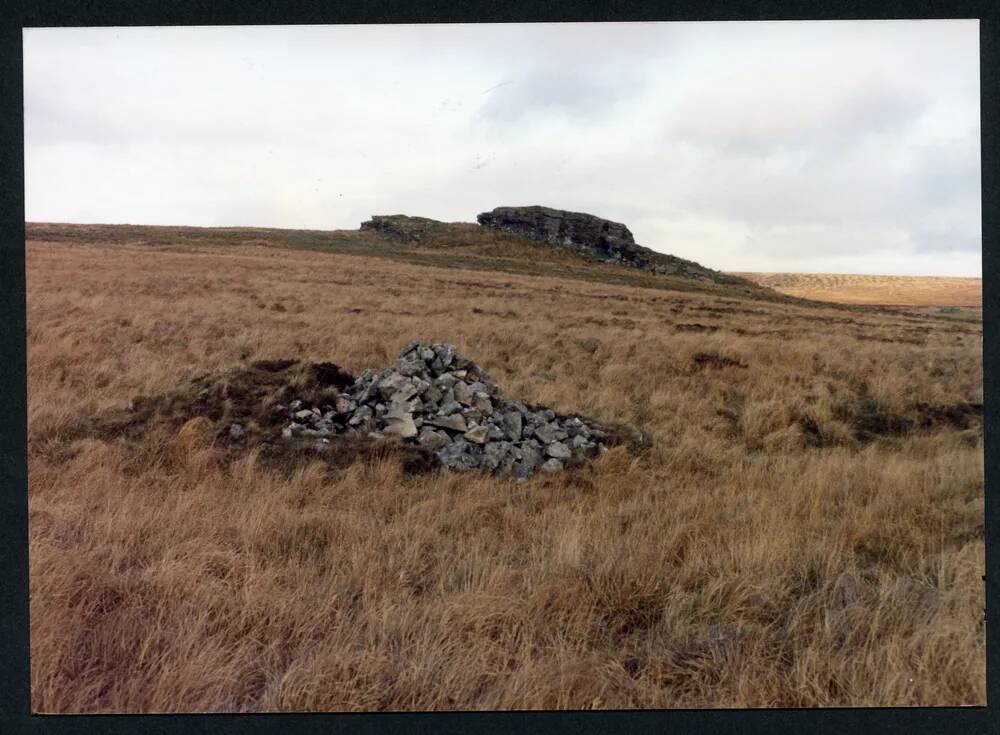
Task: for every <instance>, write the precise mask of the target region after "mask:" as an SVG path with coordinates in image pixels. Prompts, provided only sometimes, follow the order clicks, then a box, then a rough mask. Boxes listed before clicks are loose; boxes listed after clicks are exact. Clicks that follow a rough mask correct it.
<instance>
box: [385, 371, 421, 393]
mask: <svg viewBox="0 0 1000 735" xmlns="http://www.w3.org/2000/svg"><path fill="white" fill-rule="evenodd" d="M378 390H379V393H381V394H382V395H383V396H385V397H386V398H389V397H390V396H392V397H397V396H398V397H399V398H401V399H406V398H410V397H412V396H415V395H416V394H417V389H416V386H414V385H413V381H411V380H410V379H409V378H408V377H407V376H405V375H403V374H402V373H394V374H392V375H390V376H389V377H387V378H384V379H383V380H382V381H380V382H379V386H378Z"/></svg>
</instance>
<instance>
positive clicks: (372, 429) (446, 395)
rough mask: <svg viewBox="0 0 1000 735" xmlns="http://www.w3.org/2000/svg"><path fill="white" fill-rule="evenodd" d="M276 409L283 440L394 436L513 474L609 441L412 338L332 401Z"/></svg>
mask: <svg viewBox="0 0 1000 735" xmlns="http://www.w3.org/2000/svg"><path fill="white" fill-rule="evenodd" d="M278 410H281V411H287V412H288V419H289V423H288V424H287V425H286V426H285V427H284V428H283V430H282V436H283V437H284V438H285V439H287V440H293V439H296V438H306V437H308V438H314V439H315V440H316V441H317V442H319V443H320V444H322V443H328V442H329V441H330V440H329V439H328V438H327V437H330V436H333V435H347V436H355V437H367V438H369V439H373V440H379V439H389V438H396V439H398V440H402V441H404V442H409V443H415V444H418V445H420V446H422V447H424V448H426V449H428V450H430V451H433V452H434V453H435V454H436V455H437V457H438V458H439V459H440V460H441V463H442V464H443V465H444V466H445V467H448V468H450V469H453V470H485V471H489V472H493V473H495V474H499V475H511V476H514V477H518V478H523V477H528V476H529V475H531V474H533V473H534V472H536V471H538V470H541V471H545V472H555V471H558V470H562V469H564V468H565V467H568V466H571V465H573V464H578V463H580V462H583V461H585V460H588V459H591V458H593V457H595V456H597V455H598V454H601V453H603V452H605V451H607V446H606V445H605V442H606V441H608V440H609V436H608V433H607V432H606V431H605V430H603V429H602V428H601V427H599V426H598V425H596V424H594V423H592V422H588V421H587V420H585V419H583V418H582V417H580V416H564V415H558V414H556V413H555V412H554V411H552V410H551V409H548V408H538V407H530V406H527V405H525V404H524V403H521V402H519V401H508V400H505V399H504V397H503V395H502V394H501V392H500V389H499V388H498V387H497V386H496V384H495V383H494V382H493V381H492V380H490V378H489V376H488V375H487V374H486V373H485V372H484V371H483V370H482V368H480V367H479V366H478V365H476V364H475V363H474V362H472V361H471V360H468V359H466V358H464V357H462V356H460V355H458V354H456V352H455V348H454V347H453V346H452V345H448V344H429V343H425V342H411V343H410V344H408V345H407V346H406V348H405V349H404V350H403V351H402V352H401V353H400V355H399V358H398V359H397V360H396V362H395V363H394V364H393V365H391V366H390V367H387V368H385V369H383V370H381V371H379V372H377V373H376V372H373V371H372V370H365V371H364V372H363V373H362V374H361V376H360V377H358V379H357V380H356V381H355V382H354V384H353V385H351V386H350V387H348V388H347V389H346V390H345V391H344V392H343V393H341V394H339V395H338V396H337V398H336V399H335V400H334V401H333V402H332V404H330V405H323V406H309V405H305V404H304V403H303V401H301V400H295V401H292V402H291V403H290V405H289V406H288V407H287V408H286V407H284V406H281V407H279V408H278Z"/></svg>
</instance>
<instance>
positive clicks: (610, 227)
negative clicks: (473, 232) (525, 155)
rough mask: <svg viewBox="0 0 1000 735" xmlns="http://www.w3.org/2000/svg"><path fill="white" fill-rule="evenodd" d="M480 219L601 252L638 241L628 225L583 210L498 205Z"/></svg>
mask: <svg viewBox="0 0 1000 735" xmlns="http://www.w3.org/2000/svg"><path fill="white" fill-rule="evenodd" d="M476 220H477V221H478V222H479V224H480V225H483V226H484V227H493V228H495V229H499V230H505V231H507V232H513V233H514V234H516V235H520V236H521V237H526V238H528V239H530V240H539V241H541V242H547V243H549V244H551V245H570V246H573V247H577V248H580V249H581V250H591V251H594V252H595V253H601V254H611V253H616V252H625V251H627V250H628V249H629V248H630V247H632V246H634V245H635V239H634V238H633V237H632V233H631V232H629V229H628V228H627V227H626V226H625V225H623V224H621V223H620V222H612V221H610V220H606V219H601V218H600V217H595V216H594V215H592V214H584V213H582V212H566V211H563V210H561V209H550V208H549V207H497V208H496V209H494V210H493V211H492V212H483V213H482V214H480V215H479V216H478V217H476Z"/></svg>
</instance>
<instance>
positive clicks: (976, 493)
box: [26, 225, 986, 712]
mask: <svg viewBox="0 0 1000 735" xmlns="http://www.w3.org/2000/svg"><path fill="white" fill-rule="evenodd" d="M29 238H30V241H29V243H28V246H27V263H26V267H27V286H28V293H27V308H28V383H29V384H28V398H29V407H28V411H29V416H28V419H29V493H30V494H29V509H30V565H31V592H32V594H31V630H32V636H31V663H32V705H33V708H34V709H35V710H38V711H45V712H80V711H87V712H122V711H124V712H153V711H212V712H215V711H233V710H239V711H275V710H282V711H315V710H413V709H417V710H422V709H506V708H513V709H532V708H546V709H552V708H629V707H654V708H672V707H770V706H785V707H797V706H909V705H924V706H927V705H958V704H980V705H981V704H984V702H985V696H986V695H985V633H984V626H983V605H984V593H983V582H982V575H983V574H984V573H985V565H984V543H983V439H982V422H981V412H982V408H981V403H982V362H981V355H982V331H981V325H980V324H976V323H969V322H961V321H956V320H949V319H945V318H941V317H939V316H936V315H920V314H917V313H913V314H904V313H890V312H886V311H883V312H875V311H871V310H867V311H866V310H860V309H859V310H852V309H848V308H844V307H841V308H838V309H833V308H826V307H823V306H821V305H810V306H808V307H805V306H801V305H796V304H794V303H781V302H778V301H762V300H760V299H756V298H755V299H753V300H750V299H744V298H738V297H736V296H734V294H733V292H732V291H718V290H715V289H706V290H693V289H692V288H691V287H690V284H680V285H679V286H678V287H679V288H684V289H686V290H683V291H682V290H671V288H670V285H669V281H664V280H663V279H660V280H657V281H656V282H655V284H652V282H645V281H642V280H640V279H638V278H637V279H636V280H635V281H625V280H621V281H617V282H606V281H603V282H602V281H601V280H600V279H599V278H598V276H599V275H604V271H600V272H598V271H594V270H591V269H592V268H594V266H587V265H586V264H580V265H578V264H575V263H574V264H572V265H570V264H566V265H563V264H561V263H552V262H547V263H545V264H544V265H539V266H537V267H535V266H534V265H533V264H530V263H528V264H525V263H520V262H519V264H517V265H515V264H514V263H513V262H512V260H511V259H510V258H508V257H507V256H506V254H503V255H500V254H496V253H489V252H486V253H483V252H478V253H475V254H468V255H463V256H462V257H463V258H465V259H464V260H461V261H459V260H456V259H453V258H450V257H444V256H442V255H441V254H440V253H424V252H420V251H417V250H415V249H406V248H399V246H397V245H393V244H391V243H386V244H385V245H384V247H385V248H386V249H387V250H391V255H392V257H385V253H383V254H382V255H380V256H374V255H372V254H371V241H370V240H367V239H365V238H364V237H363V236H362V235H360V234H357V233H353V234H348V233H311V232H291V233H290V232H287V231H285V232H278V231H271V230H231V231H219V230H212V231H206V230H198V229H195V228H169V229H168V228H83V229H81V228H75V229H73V228H66V227H65V226H44V225H32V226H31V227H29ZM112 238H113V241H112ZM43 240H44V242H43ZM78 241H79V242H78ZM84 241H86V242H85V245H82V244H81V243H83V242H84ZM140 241H143V242H145V243H146V244H137V243H139V242H140ZM251 243H255V244H251ZM511 246H512V245H511V244H509V243H497V244H496V248H497V249H498V251H499V250H502V249H504V248H507V247H511ZM279 247H281V248H284V249H278V248H279ZM482 247H483V248H484V249H487V250H488V248H489V247H493V246H491V245H483V246H482ZM394 248H397V249H394ZM317 251H323V252H317ZM434 258H443V259H442V260H441V261H436V260H434ZM496 264H499V265H498V266H496V267H494V266H495V265H496ZM442 266H446V267H442ZM518 267H523V268H525V269H526V270H524V271H518V270H517V268H518ZM595 274H596V275H595ZM629 277H630V278H631V277H632V276H631V275H629ZM622 278H623V279H624V278H625V276H622ZM651 284H652V285H651ZM754 295H755V296H756V294H754ZM415 338H421V339H426V340H433V341H442V342H450V343H453V344H455V345H456V346H457V347H458V349H459V351H460V352H461V353H462V354H465V355H467V356H469V357H472V358H473V359H475V360H476V361H477V362H479V363H480V364H481V365H482V366H483V367H484V368H485V369H487V370H488V371H489V373H490V374H491V375H492V376H493V377H494V379H495V380H497V382H498V383H499V384H500V386H501V387H502V388H503V389H504V392H505V394H506V395H508V396H510V397H515V398H520V399H522V400H525V401H528V402H533V403H539V404H544V405H549V406H552V407H553V408H554V409H556V410H559V411H565V412H572V411H579V410H585V411H586V412H587V413H588V414H589V415H592V416H594V417H595V418H597V419H600V420H604V421H609V422H624V423H627V424H631V425H634V426H637V427H639V428H641V429H642V430H644V431H645V432H647V433H648V435H649V436H651V437H652V447H651V448H649V449H648V450H647V451H645V452H642V453H639V454H634V453H632V452H630V451H629V450H628V449H626V448H625V447H618V448H614V449H612V450H611V451H609V452H608V453H607V454H605V455H604V456H603V457H602V458H601V459H599V460H598V461H597V462H596V463H595V464H593V465H592V466H590V467H588V468H584V469H581V470H577V471H573V472H565V473H559V474H557V475H540V476H537V477H534V478H532V479H530V480H528V481H526V482H523V483H518V482H515V481H512V480H501V479H495V478H491V477H488V476H478V475H468V474H448V473H445V472H440V471H435V472H432V473H430V474H408V473H407V472H405V471H404V469H403V468H402V466H401V465H400V464H399V463H398V462H397V461H394V460H393V459H392V457H390V456H383V457H379V456H374V457H372V456H368V457H361V458H359V459H358V460H357V461H355V462H352V463H350V464H349V465H347V466H345V467H340V468H332V469H331V468H327V467H325V466H323V465H320V464H316V463H310V462H309V461H308V460H306V461H302V459H301V458H299V460H298V461H295V462H289V463H288V465H287V466H283V467H278V466H273V465H271V464H269V463H267V462H264V461H263V458H262V457H260V456H256V455H254V454H249V455H245V456H236V457H234V456H232V455H230V454H228V453H227V452H226V451H224V448H223V447H222V446H220V445H219V444H218V443H217V442H216V441H214V440H213V438H212V437H213V434H214V427H213V426H211V423H210V422H209V421H208V420H207V419H205V418H204V417H197V416H193V417H191V418H190V419H189V420H188V421H187V423H185V424H184V425H183V426H182V427H181V428H180V430H179V431H176V432H174V433H169V434H156V435H148V436H144V437H138V438H132V439H128V440H124V441H123V440H119V439H116V438H115V437H111V436H93V435H87V434H86V432H85V431H83V428H82V427H86V426H87V425H88V422H89V421H90V419H91V418H92V417H93V416H95V415H98V414H99V413H100V412H102V411H104V410H107V409H111V408H121V407H123V406H124V405H125V403H126V402H127V401H128V400H129V399H130V398H131V397H133V396H134V395H137V394H146V395H152V394H157V393H161V392H163V391H167V390H170V389H171V388H173V387H175V386H178V385H180V384H183V383H184V381H186V380H187V379H189V378H191V377H193V376H195V375H198V374H201V373H206V372H213V371H219V370H225V369H227V368H229V367H232V366H233V365H238V364H241V363H242V362H243V361H248V360H258V359H279V358H296V359H303V360H309V361H316V362H318V361H324V360H331V361H334V362H336V363H338V364H340V365H342V366H344V367H345V368H346V369H348V370H349V371H351V372H352V373H355V374H357V373H359V372H360V371H361V370H362V369H363V368H365V367H369V366H380V365H384V364H386V363H387V362H389V361H390V360H391V358H392V357H394V356H395V354H396V353H397V352H398V351H399V350H400V349H401V348H402V346H403V345H404V344H406V343H407V342H409V341H410V340H411V339H415Z"/></svg>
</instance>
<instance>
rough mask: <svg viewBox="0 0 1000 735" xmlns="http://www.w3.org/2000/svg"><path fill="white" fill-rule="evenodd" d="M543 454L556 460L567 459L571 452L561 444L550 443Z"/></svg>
mask: <svg viewBox="0 0 1000 735" xmlns="http://www.w3.org/2000/svg"><path fill="white" fill-rule="evenodd" d="M545 453H546V454H548V455H549V456H550V457H555V458H556V459H569V458H570V457H572V456H573V452H572V451H570V448H569V447H567V446H566V445H565V444H563V443H562V442H552V443H551V444H549V445H548V446H547V447H546V448H545Z"/></svg>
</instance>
